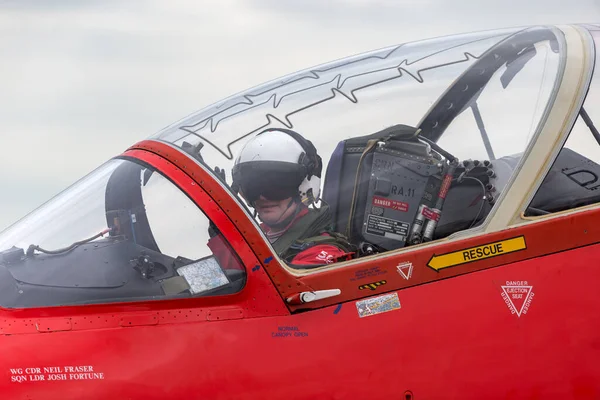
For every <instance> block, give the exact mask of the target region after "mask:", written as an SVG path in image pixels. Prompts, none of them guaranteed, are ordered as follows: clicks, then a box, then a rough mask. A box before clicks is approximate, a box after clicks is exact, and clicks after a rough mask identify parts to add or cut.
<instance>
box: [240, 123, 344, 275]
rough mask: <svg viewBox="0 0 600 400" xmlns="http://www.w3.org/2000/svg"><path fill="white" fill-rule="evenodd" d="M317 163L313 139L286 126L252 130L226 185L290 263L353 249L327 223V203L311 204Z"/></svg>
mask: <svg viewBox="0 0 600 400" xmlns="http://www.w3.org/2000/svg"><path fill="white" fill-rule="evenodd" d="M321 169H322V162H321V157H320V156H319V155H318V154H317V151H316V149H315V147H314V146H313V144H312V143H311V142H310V141H309V140H307V139H305V138H304V137H302V136H301V135H300V134H298V133H297V132H295V131H292V130H288V129H268V130H266V131H263V132H261V133H259V134H257V135H256V136H255V137H253V138H252V139H251V140H249V141H248V142H247V143H246V145H245V146H244V147H243V148H242V150H241V151H240V154H239V155H238V157H237V159H236V160H235V163H234V166H233V170H232V176H233V185H232V187H234V188H236V187H237V188H238V189H239V194H240V195H241V196H242V197H243V198H244V199H245V200H246V202H247V203H248V205H250V207H252V208H254V210H255V211H256V215H258V217H259V219H260V221H261V224H260V226H261V228H262V229H263V231H264V233H265V235H266V236H267V238H268V239H269V241H270V242H271V243H272V245H273V247H274V249H275V251H276V252H277V254H278V255H279V256H280V257H281V258H282V259H283V260H284V261H286V262H287V263H288V264H290V265H291V266H292V267H295V268H313V267H316V266H319V265H325V264H330V263H333V262H336V261H341V260H346V259H351V258H353V255H354V249H353V247H352V245H351V244H350V243H348V241H347V240H345V238H344V237H343V236H342V235H340V234H338V233H335V232H332V231H331V230H330V229H329V228H330V225H331V224H332V218H331V213H330V210H329V207H328V206H326V205H321V206H320V207H318V208H317V207H316V205H315V202H316V200H317V199H318V198H319V194H320V185H321ZM309 205H313V207H310V208H309Z"/></svg>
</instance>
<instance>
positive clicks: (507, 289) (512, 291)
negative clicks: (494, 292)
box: [502, 286, 533, 317]
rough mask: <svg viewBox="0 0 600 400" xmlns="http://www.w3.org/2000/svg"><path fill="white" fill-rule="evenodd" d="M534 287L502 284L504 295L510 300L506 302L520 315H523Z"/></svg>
mask: <svg viewBox="0 0 600 400" xmlns="http://www.w3.org/2000/svg"><path fill="white" fill-rule="evenodd" d="M532 288H533V286H502V290H503V291H504V296H502V297H504V298H505V299H506V300H508V302H507V303H506V304H507V305H508V306H509V308H512V311H514V312H515V313H516V314H517V316H518V317H520V316H521V313H522V312H523V308H524V307H525V304H526V303H527V300H528V299H529V297H530V296H531V294H532V292H531V290H532ZM509 303H510V304H509ZM511 306H512V307H511Z"/></svg>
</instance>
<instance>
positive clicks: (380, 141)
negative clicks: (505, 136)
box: [322, 125, 510, 251]
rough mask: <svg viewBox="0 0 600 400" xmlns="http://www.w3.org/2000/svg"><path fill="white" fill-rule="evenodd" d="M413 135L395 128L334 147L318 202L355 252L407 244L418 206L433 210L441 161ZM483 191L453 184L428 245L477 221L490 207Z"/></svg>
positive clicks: (470, 184)
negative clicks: (328, 213)
mask: <svg viewBox="0 0 600 400" xmlns="http://www.w3.org/2000/svg"><path fill="white" fill-rule="evenodd" d="M418 135H419V130H418V129H417V128H414V127H411V126H407V125H394V126H391V127H389V128H386V129H384V130H381V131H379V132H376V133H373V134H371V135H366V136H361V137H355V138H351V139H347V140H344V141H341V142H339V143H338V145H337V147H336V148H335V150H334V151H333V153H332V155H331V159H330V161H329V164H328V166H327V170H326V173H325V179H324V187H323V197H322V199H323V201H324V202H325V203H326V204H328V205H329V207H330V210H331V213H332V217H333V224H334V226H333V227H334V230H335V231H336V232H339V233H343V234H346V236H348V238H349V240H350V241H351V242H352V243H354V244H355V245H357V246H359V247H360V246H363V245H364V244H365V243H367V244H372V245H375V247H376V248H379V250H380V251H381V250H383V251H387V250H393V249H396V248H400V247H404V246H406V245H409V244H410V243H409V241H408V236H409V234H410V231H411V229H412V226H413V224H414V221H415V217H416V216H417V212H418V211H419V209H421V206H422V205H426V206H428V207H433V206H434V204H435V201H436V198H437V194H438V192H439V190H440V186H441V184H442V180H441V179H435V176H436V174H437V175H439V174H440V169H439V163H438V161H439V162H441V161H443V159H442V158H441V157H440V159H439V160H437V159H436V158H435V157H436V156H437V154H434V153H436V152H430V150H431V146H432V145H433V146H434V147H436V145H435V144H427V143H426V142H425V143H424V142H423V140H419V138H418ZM367 149H368V150H367ZM441 151H442V152H443V150H441ZM432 154H433V156H432ZM446 154H447V153H446ZM449 156H451V155H449ZM476 163H477V164H479V162H476ZM481 165H482V168H483V164H481ZM488 165H489V164H488ZM461 168H462V171H464V168H463V165H462V164H460V165H459V168H458V169H457V171H456V173H455V174H454V176H458V175H459V174H460V172H461ZM486 168H488V167H486ZM484 172H485V171H484ZM508 176H510V174H509V175H508ZM484 182H485V183H489V180H484ZM485 190H486V189H485V188H484V187H482V184H480V183H479V182H478V181H475V180H466V179H465V180H463V181H461V183H460V184H456V179H455V180H454V181H453V182H452V185H451V186H450V187H449V190H448V192H447V194H446V200H445V202H444V205H443V209H442V212H441V217H440V218H439V220H438V223H437V227H436V228H435V231H434V233H433V236H432V237H431V239H430V240H434V239H438V238H442V237H446V236H448V235H450V234H452V233H454V232H457V231H459V230H464V229H468V228H469V227H471V226H476V225H477V223H479V222H481V221H482V220H483V219H484V218H485V216H486V215H487V214H488V213H489V211H490V209H491V207H492V203H491V202H490V201H489V198H490V197H491V196H486V199H485V200H484V199H482V197H483V192H484V191H485ZM482 202H483V204H482Z"/></svg>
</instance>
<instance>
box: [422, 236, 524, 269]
mask: <svg viewBox="0 0 600 400" xmlns="http://www.w3.org/2000/svg"><path fill="white" fill-rule="evenodd" d="M526 248H527V245H526V244H525V236H519V237H515V238H512V239H505V240H500V241H497V242H493V243H488V244H484V245H481V246H475V247H469V248H467V249H463V250H457V251H453V252H451V253H446V254H440V255H435V254H434V255H433V256H431V259H430V260H429V262H428V263H427V266H428V267H430V268H433V269H435V270H436V271H439V270H441V269H444V268H449V267H455V266H457V265H461V264H467V263H470V262H473V261H479V260H485V259H486V258H492V257H498V256H503V255H505V254H509V253H514V252H515V251H520V250H525V249H526Z"/></svg>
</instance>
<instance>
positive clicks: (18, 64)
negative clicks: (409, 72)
mask: <svg viewBox="0 0 600 400" xmlns="http://www.w3.org/2000/svg"><path fill="white" fill-rule="evenodd" d="M569 22H600V0H571V1H565V0H502V1H498V0H452V1H448V0H396V1H392V0H371V1H367V0H345V1H342V0H331V1H326V0H301V1H300V0H298V1H288V0H257V1H252V0H232V1H228V0H219V1H210V2H209V1H202V0H187V1H184V0H168V1H167V0H163V1H153V0H148V1H142V0H139V1H133V0H0V230H3V229H4V228H6V227H8V226H9V225H10V224H11V223H13V222H15V221H16V220H18V219H20V218H21V217H22V216H24V215H25V214H26V213H27V212H28V211H30V210H32V209H33V208H35V207H37V206H39V205H40V204H41V203H43V202H45V201H46V200H48V199H49V198H50V197H52V196H54V195H55V194H57V193H58V192H60V191H61V190H63V189H64V188H66V187H67V186H68V185H70V184H71V183H72V182H74V181H75V180H76V179H78V178H79V177H81V176H83V175H84V174H87V173H88V172H90V171H91V170H93V169H94V168H95V167H96V166H98V165H100V164H101V163H102V162H104V161H105V160H107V159H108V158H110V157H112V156H114V155H117V154H118V153H120V152H121V151H123V150H125V149H126V148H127V147H128V146H129V145H131V144H133V143H135V142H137V141H139V140H142V139H144V138H146V137H148V136H150V135H152V134H154V133H155V132H157V131H159V130H160V129H161V128H163V127H164V126H166V125H168V124H170V123H172V122H174V121H176V120H178V119H180V118H182V117H184V116H186V115H188V114H190V113H192V112H194V111H196V110H199V109H200V108H203V107H204V106H206V105H209V104H211V103H214V102H216V101H218V100H220V99H222V98H224V97H226V96H229V95H231V94H234V93H237V92H239V91H241V90H244V89H247V88H249V87H252V86H255V85H258V84H260V83H262V82H265V81H268V80H271V79H274V78H277V77H279V76H282V75H285V74H288V73H291V72H294V71H297V70H299V69H303V68H307V67H310V66H313V65H316V64H321V63H324V62H328V61H331V60H335V59H338V58H341V57H345V56H349V55H352V54H356V53H361V52H364V51H369V50H373V49H377V48H381V47H386V46H391V45H395V44H400V43H404V42H407V41H412V40H418V39H425V38H430V37H435V36H441V35H446V34H453V33H462V32H469V31H477V30H485V29H493V28H501V27H511V26H521V25H527V24H536V23H569Z"/></svg>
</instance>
